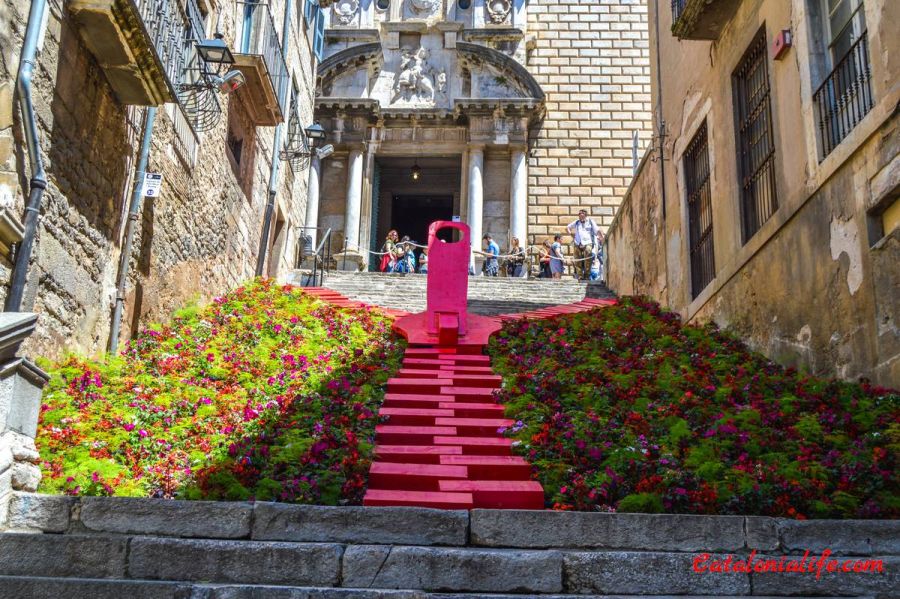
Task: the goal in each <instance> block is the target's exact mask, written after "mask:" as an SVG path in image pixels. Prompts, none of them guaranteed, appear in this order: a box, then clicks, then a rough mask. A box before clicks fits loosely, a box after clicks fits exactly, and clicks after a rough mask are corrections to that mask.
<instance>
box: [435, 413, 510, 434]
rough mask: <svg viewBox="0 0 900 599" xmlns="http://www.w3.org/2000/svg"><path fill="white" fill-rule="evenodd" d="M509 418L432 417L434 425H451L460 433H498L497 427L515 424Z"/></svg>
mask: <svg viewBox="0 0 900 599" xmlns="http://www.w3.org/2000/svg"><path fill="white" fill-rule="evenodd" d="M515 422H516V421H515V420H510V419H509V418H454V417H449V418H448V417H439V418H435V419H434V425H435V426H453V427H456V432H457V433H458V434H460V435H473V436H474V435H491V434H494V435H499V434H500V432H499V430H498V429H499V428H501V427H509V426H512V425H513V424H515Z"/></svg>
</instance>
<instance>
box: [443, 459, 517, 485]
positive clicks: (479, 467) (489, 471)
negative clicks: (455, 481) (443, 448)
mask: <svg viewBox="0 0 900 599" xmlns="http://www.w3.org/2000/svg"><path fill="white" fill-rule="evenodd" d="M440 463H441V464H446V465H448V466H466V467H467V468H468V469H469V480H531V464H529V463H528V462H526V461H525V459H524V458H520V457H519V456H493V455H442V456H440Z"/></svg>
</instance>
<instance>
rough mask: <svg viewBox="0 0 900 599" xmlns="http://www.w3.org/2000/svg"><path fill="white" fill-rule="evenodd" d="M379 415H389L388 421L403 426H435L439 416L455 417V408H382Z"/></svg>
mask: <svg viewBox="0 0 900 599" xmlns="http://www.w3.org/2000/svg"><path fill="white" fill-rule="evenodd" d="M378 415H379V416H388V417H389V419H388V423H389V424H394V425H402V426H415V425H419V424H421V425H426V426H434V425H435V422H434V419H435V418H437V417H445V418H453V417H454V416H455V415H456V413H455V412H454V411H453V410H441V409H428V408H381V410H379V411H378Z"/></svg>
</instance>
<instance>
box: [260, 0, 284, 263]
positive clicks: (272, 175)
mask: <svg viewBox="0 0 900 599" xmlns="http://www.w3.org/2000/svg"><path fill="white" fill-rule="evenodd" d="M291 4H292V0H286V2H285V3H284V20H283V21H282V28H281V32H282V33H281V56H282V57H283V58H284V64H285V65H287V62H288V42H289V41H290V35H291ZM290 84H291V82H290V79H289V80H288V81H287V82H285V86H284V89H283V90H282V92H283V95H287V90H288V86H289V85H290ZM285 100H286V98H284V97H282V98H281V105H282V106H284V102H285ZM285 120H287V115H284V118H283V119H282V121H281V122H280V123H278V125H277V126H276V127H275V140H274V141H273V142H272V170H271V171H270V172H269V193H268V201H267V202H266V212H265V215H264V216H263V228H262V235H260V238H259V252H258V253H257V254H256V276H257V277H261V276H262V275H263V271H264V270H265V266H266V250H267V246H268V241H269V232H270V230H271V229H272V214H273V213H274V212H275V196H276V194H277V193H278V166H279V163H280V162H281V159H280V158H279V157H278V152H279V151H280V150H281V135H282V129H284V122H285Z"/></svg>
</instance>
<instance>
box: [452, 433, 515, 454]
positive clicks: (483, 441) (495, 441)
mask: <svg viewBox="0 0 900 599" xmlns="http://www.w3.org/2000/svg"><path fill="white" fill-rule="evenodd" d="M434 444H435V445H457V446H459V447H462V450H463V455H511V453H512V439H505V438H503V437H461V436H456V435H439V436H435V437H434Z"/></svg>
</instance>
